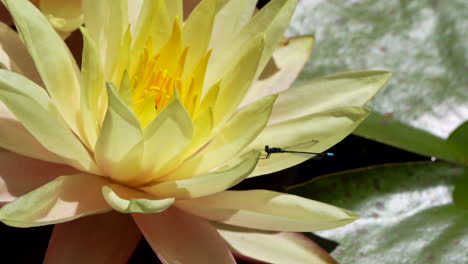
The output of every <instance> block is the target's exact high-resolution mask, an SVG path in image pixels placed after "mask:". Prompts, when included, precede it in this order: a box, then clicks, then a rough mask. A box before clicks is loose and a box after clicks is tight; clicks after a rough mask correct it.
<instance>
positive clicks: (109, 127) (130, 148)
mask: <svg viewBox="0 0 468 264" xmlns="http://www.w3.org/2000/svg"><path fill="white" fill-rule="evenodd" d="M107 94H108V95H109V106H108V107H107V113H106V117H105V119H104V123H103V124H102V129H101V132H100V134H99V138H98V140H97V142H96V146H95V150H94V157H95V159H96V163H97V165H98V166H99V168H100V169H101V170H102V171H103V172H104V173H105V174H106V175H108V176H109V177H111V178H112V179H114V180H116V181H117V182H126V183H135V182H134V181H135V177H137V176H138V173H139V170H141V158H142V156H143V148H144V146H143V141H142V140H143V132H142V130H141V127H140V123H139V121H138V118H137V117H136V116H135V114H134V113H133V111H132V109H130V108H129V107H128V106H127V105H126V104H125V103H124V102H123V101H122V100H121V98H120V97H119V95H118V93H117V91H116V89H115V86H114V85H113V84H111V83H108V86H107Z"/></svg>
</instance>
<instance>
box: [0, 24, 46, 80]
mask: <svg viewBox="0 0 468 264" xmlns="http://www.w3.org/2000/svg"><path fill="white" fill-rule="evenodd" d="M0 45H1V50H2V52H3V53H4V55H6V56H7V58H5V59H7V61H3V60H2V61H1V63H2V68H6V69H8V70H11V71H14V72H17V73H20V74H22V75H24V76H26V77H28V79H30V80H33V81H34V82H35V83H37V84H39V85H41V86H44V84H43V83H42V80H41V77H40V76H39V73H38V72H37V69H36V67H35V66H34V62H33V60H32V58H31V55H29V52H28V50H27V49H26V46H25V45H24V43H23V42H22V41H21V39H20V37H19V35H18V33H17V32H16V31H14V30H13V29H11V28H10V27H9V26H8V25H6V24H3V23H0Z"/></svg>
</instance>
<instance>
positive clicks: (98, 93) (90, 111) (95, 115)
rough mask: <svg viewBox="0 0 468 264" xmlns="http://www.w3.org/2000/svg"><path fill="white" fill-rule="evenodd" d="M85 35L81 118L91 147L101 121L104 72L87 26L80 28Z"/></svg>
mask: <svg viewBox="0 0 468 264" xmlns="http://www.w3.org/2000/svg"><path fill="white" fill-rule="evenodd" d="M80 30H81V33H82V35H83V59H82V63H81V118H82V122H83V129H84V133H85V135H86V142H87V143H88V146H89V147H90V149H94V145H95V144H96V140H97V135H98V129H99V125H100V123H101V115H102V114H101V109H102V108H104V107H103V105H102V97H103V96H106V94H105V89H104V85H105V84H104V72H103V69H102V64H101V60H100V58H101V56H100V53H99V50H98V47H97V45H96V43H95V41H94V40H93V39H92V38H91V36H90V35H89V32H88V30H87V29H86V28H83V27H82V28H80Z"/></svg>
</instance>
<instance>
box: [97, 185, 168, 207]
mask: <svg viewBox="0 0 468 264" xmlns="http://www.w3.org/2000/svg"><path fill="white" fill-rule="evenodd" d="M102 194H103V195H104V199H106V201H107V202H108V203H109V204H110V206H112V208H114V209H115V210H117V211H119V212H121V213H124V214H127V213H158V212H162V211H164V210H166V209H167V208H169V207H170V206H171V205H172V204H173V203H174V201H175V199H174V198H166V199H158V198H156V197H154V196H152V195H150V194H147V193H144V192H141V191H138V190H136V189H130V188H127V187H125V186H122V185H117V184H111V185H108V186H104V187H102Z"/></svg>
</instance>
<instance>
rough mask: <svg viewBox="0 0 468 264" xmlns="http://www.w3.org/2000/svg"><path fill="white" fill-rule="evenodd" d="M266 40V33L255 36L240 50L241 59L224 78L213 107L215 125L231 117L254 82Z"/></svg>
mask: <svg viewBox="0 0 468 264" xmlns="http://www.w3.org/2000/svg"><path fill="white" fill-rule="evenodd" d="M264 41H265V39H264V35H258V36H257V37H255V38H254V39H253V40H252V41H251V42H250V43H249V44H248V45H247V46H246V47H245V48H244V49H243V50H242V52H240V57H239V59H238V60H237V62H236V63H234V64H233V65H232V68H231V69H230V70H228V71H227V74H226V76H225V78H223V79H222V81H221V86H220V90H219V93H218V96H217V100H216V104H215V105H214V108H213V118H214V120H213V121H214V123H215V126H216V125H218V124H219V123H220V122H222V121H224V120H226V119H229V118H230V117H231V115H232V114H233V112H234V111H235V109H236V108H237V106H238V105H239V104H240V103H241V101H242V99H243V98H244V96H245V95H246V93H247V91H248V89H249V88H250V86H251V85H252V83H253V82H254V78H255V72H256V70H257V68H258V64H259V61H260V58H261V55H262V52H263V47H264V44H265V43H264Z"/></svg>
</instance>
